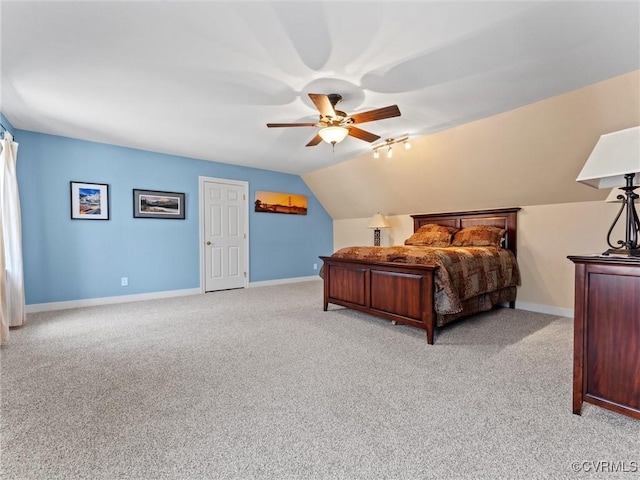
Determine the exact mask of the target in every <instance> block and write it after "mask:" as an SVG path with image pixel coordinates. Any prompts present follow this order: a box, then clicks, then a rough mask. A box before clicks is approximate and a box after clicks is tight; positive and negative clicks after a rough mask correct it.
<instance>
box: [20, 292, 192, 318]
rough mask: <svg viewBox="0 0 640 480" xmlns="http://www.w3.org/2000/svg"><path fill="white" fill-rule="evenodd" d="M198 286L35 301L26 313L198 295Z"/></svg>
mask: <svg viewBox="0 0 640 480" xmlns="http://www.w3.org/2000/svg"><path fill="white" fill-rule="evenodd" d="M200 293H201V292H200V289H199V288H187V289H184V290H170V291H166V292H152V293H139V294H135V295H116V296H113V297H102V298H88V299H86V300H70V301H67V302H50V303H35V304H32V305H27V306H26V308H25V311H26V312H27V313H37V312H49V311H52V310H66V309H68V308H81V307H95V306H98V305H111V304H114V303H128V302H139V301H141V300H157V299H159V298H169V297H184V296H187V295H199V294H200Z"/></svg>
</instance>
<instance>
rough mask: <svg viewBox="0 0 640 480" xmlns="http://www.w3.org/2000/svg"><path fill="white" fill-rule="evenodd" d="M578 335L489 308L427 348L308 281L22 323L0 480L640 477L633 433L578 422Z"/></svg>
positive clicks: (14, 343) (638, 439)
mask: <svg viewBox="0 0 640 480" xmlns="http://www.w3.org/2000/svg"><path fill="white" fill-rule="evenodd" d="M572 330H573V329H572V320H571V319H568V318H562V317H555V316H551V315H544V314H537V313H531V312H526V311H521V310H509V309H498V310H496V311H493V312H488V313H485V314H480V315H477V316H476V317H474V318H473V319H467V320H463V321H460V322H457V323H455V324H453V325H450V326H448V327H445V328H444V329H440V330H438V331H437V332H436V343H435V345H433V346H429V345H427V343H426V336H425V332H424V331H423V330H420V329H417V328H413V327H408V326H402V325H396V326H393V325H392V324H391V323H390V322H388V321H386V320H383V319H378V318H375V317H371V316H368V315H365V314H362V313H359V312H355V311H351V310H347V309H343V308H339V307H336V306H331V307H330V310H329V311H328V312H323V311H322V284H321V283H320V282H317V281H311V282H304V283H298V284H291V285H282V286H271V287H260V288H250V289H243V290H232V291H224V292H216V293H210V294H206V295H196V296H191V297H180V298H168V299H164V300H153V301H144V302H136V303H128V304H118V305H109V306H101V307H91V308H80V309H74V310H65V311H53V312H45V313H37V314H32V315H29V317H28V323H27V325H26V326H25V327H23V328H21V329H18V330H12V331H11V337H10V341H9V344H8V345H6V346H3V347H2V349H1V355H2V356H1V362H2V363H1V365H0V373H1V387H2V388H1V414H2V418H1V438H0V442H1V444H0V446H1V448H2V454H1V457H0V460H1V471H0V473H1V474H2V478H4V479H29V480H31V479H34V480H35V479H51V480H53V479H104V480H111V479H139V480H143V479H144V480H147V479H148V480H152V479H153V480H156V479H158V480H159V479H245V480H246V479H346V480H348V479H367V480H369V479H432V478H433V479H449V478H452V479H461V478H474V479H500V478H540V479H546V478H549V479H559V478H590V479H592V478H633V477H635V478H637V476H638V472H639V470H638V464H639V463H640V447H639V445H640V422H639V421H637V420H634V419H631V418H628V417H625V416H622V415H619V414H616V413H613V412H610V411H607V410H604V409H601V408H598V407H596V406H592V405H587V404H585V407H584V409H583V415H582V416H577V415H573V414H572V413H571V385H572ZM575 462H578V463H575ZM597 462H609V463H612V464H614V465H617V467H614V468H618V469H622V468H624V470H625V471H624V472H620V471H618V472H617V473H611V470H612V468H610V467H609V468H608V470H609V471H604V470H605V468H603V465H605V464H603V463H597ZM634 465H635V466H636V467H635V472H634V471H633V470H634ZM605 466H606V465H605ZM597 469H600V473H598V472H596V470H597Z"/></svg>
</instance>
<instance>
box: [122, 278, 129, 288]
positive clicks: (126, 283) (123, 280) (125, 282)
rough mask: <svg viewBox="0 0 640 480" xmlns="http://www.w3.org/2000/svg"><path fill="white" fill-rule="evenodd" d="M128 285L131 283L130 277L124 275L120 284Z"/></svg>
mask: <svg viewBox="0 0 640 480" xmlns="http://www.w3.org/2000/svg"><path fill="white" fill-rule="evenodd" d="M128 285H129V278H128V277H122V278H121V279H120V286H122V287H126V286H128Z"/></svg>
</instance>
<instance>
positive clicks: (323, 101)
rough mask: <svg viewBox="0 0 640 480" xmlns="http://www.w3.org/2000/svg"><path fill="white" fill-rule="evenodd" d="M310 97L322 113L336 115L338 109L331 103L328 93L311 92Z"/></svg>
mask: <svg viewBox="0 0 640 480" xmlns="http://www.w3.org/2000/svg"><path fill="white" fill-rule="evenodd" d="M309 98H311V101H313V103H314V105H315V106H316V108H317V109H318V110H319V111H320V115H322V116H323V117H335V116H336V110H335V108H333V105H331V101H330V100H329V96H328V95H324V94H322V93H310V94H309Z"/></svg>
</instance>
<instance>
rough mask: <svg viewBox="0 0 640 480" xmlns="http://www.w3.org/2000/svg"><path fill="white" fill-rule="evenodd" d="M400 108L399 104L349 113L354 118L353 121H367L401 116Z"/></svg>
mask: <svg viewBox="0 0 640 480" xmlns="http://www.w3.org/2000/svg"><path fill="white" fill-rule="evenodd" d="M399 116H400V109H399V108H398V106H397V105H391V106H389V107H383V108H377V109H375V110H369V111H368V112H362V113H354V114H353V115H349V117H351V119H352V120H353V123H365V122H373V121H374V120H382V119H385V118H391V117H399Z"/></svg>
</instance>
